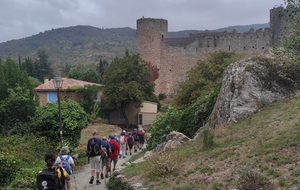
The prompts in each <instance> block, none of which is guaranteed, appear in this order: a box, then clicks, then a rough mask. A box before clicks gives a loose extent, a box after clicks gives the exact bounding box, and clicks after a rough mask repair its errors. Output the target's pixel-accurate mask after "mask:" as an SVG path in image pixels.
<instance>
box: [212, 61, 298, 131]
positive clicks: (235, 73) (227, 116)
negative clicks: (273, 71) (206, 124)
mask: <svg viewBox="0 0 300 190" xmlns="http://www.w3.org/2000/svg"><path fill="white" fill-rule="evenodd" d="M266 56H267V57H270V55H266ZM254 60H255V59H254ZM254 60H252V59H251V58H247V59H243V60H240V61H238V62H235V63H232V64H231V65H230V66H229V67H228V68H227V69H226V70H225V72H224V78H223V82H222V86H221V89H220V92H219V95H218V98H217V101H216V104H215V106H214V109H213V112H212V114H211V118H210V126H211V127H213V128H214V127H217V126H220V125H229V124H232V123H235V122H237V121H240V120H241V119H244V118H246V117H247V116H249V114H251V113H255V112H256V111H258V110H259V108H261V107H262V106H263V105H265V104H269V103H272V102H273V101H275V100H279V99H282V98H285V97H286V96H287V95H289V94H290V93H292V91H293V90H292V89H289V88H286V87H284V86H280V85H279V84H277V83H276V82H274V81H271V82H270V85H269V86H268V87H267V88H266V86H265V85H264V82H263V81H260V78H259V77H257V75H255V74H253V73H259V75H264V74H265V73H266V70H267V68H266V67H265V66H263V65H260V64H258V63H257V62H255V61H254ZM246 68H248V69H246ZM249 68H250V69H251V72H248V71H246V70H249ZM245 69H246V70H245Z"/></svg>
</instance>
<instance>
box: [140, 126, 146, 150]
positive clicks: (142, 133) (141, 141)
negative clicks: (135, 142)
mask: <svg viewBox="0 0 300 190" xmlns="http://www.w3.org/2000/svg"><path fill="white" fill-rule="evenodd" d="M144 144H145V131H144V130H143V129H141V130H140V134H139V147H140V149H142V150H143V147H144Z"/></svg>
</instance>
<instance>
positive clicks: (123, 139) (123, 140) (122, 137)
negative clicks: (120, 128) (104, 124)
mask: <svg viewBox="0 0 300 190" xmlns="http://www.w3.org/2000/svg"><path fill="white" fill-rule="evenodd" d="M124 143H125V136H124V135H123V136H120V144H124Z"/></svg>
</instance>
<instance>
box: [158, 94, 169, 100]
mask: <svg viewBox="0 0 300 190" xmlns="http://www.w3.org/2000/svg"><path fill="white" fill-rule="evenodd" d="M166 98H167V95H166V94H165V93H160V94H159V95H158V99H159V100H164V99H166Z"/></svg>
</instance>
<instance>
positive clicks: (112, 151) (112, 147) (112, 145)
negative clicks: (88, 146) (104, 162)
mask: <svg viewBox="0 0 300 190" xmlns="http://www.w3.org/2000/svg"><path fill="white" fill-rule="evenodd" d="M109 145H110V150H111V153H114V151H115V145H114V144H110V143H109Z"/></svg>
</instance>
